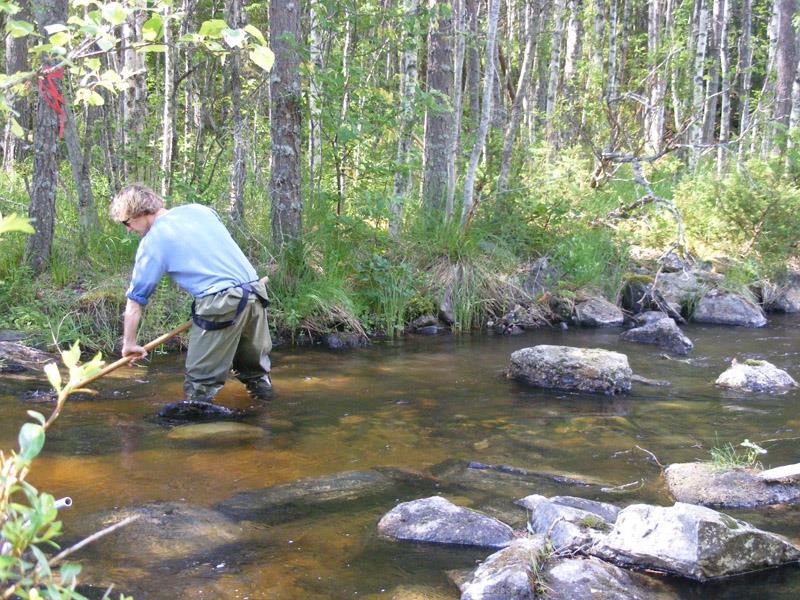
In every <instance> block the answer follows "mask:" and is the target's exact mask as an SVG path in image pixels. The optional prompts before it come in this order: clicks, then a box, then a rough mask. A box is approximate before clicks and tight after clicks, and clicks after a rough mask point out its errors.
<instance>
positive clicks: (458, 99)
mask: <svg viewBox="0 0 800 600" xmlns="http://www.w3.org/2000/svg"><path fill="white" fill-rule="evenodd" d="M464 4H465V3H464V0H453V5H454V8H455V14H456V20H455V68H454V69H453V125H452V131H451V134H450V149H449V151H448V153H447V202H446V203H445V209H444V212H445V219H446V220H447V221H448V222H449V221H450V220H452V218H453V210H454V208H453V207H454V203H455V195H456V169H457V162H456V161H457V159H458V148H459V141H460V139H461V115H462V114H463V112H464V111H463V106H462V98H463V93H462V84H463V79H462V73H463V72H464V46H465V43H464V38H465V35H466V31H464V28H465V26H466V15H465V6H464Z"/></svg>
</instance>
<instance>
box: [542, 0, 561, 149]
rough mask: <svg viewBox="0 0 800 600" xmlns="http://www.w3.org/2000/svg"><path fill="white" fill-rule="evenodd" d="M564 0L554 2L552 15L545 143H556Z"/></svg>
mask: <svg viewBox="0 0 800 600" xmlns="http://www.w3.org/2000/svg"><path fill="white" fill-rule="evenodd" d="M565 6H566V0H555V13H554V14H553V35H552V39H551V44H552V46H551V49H550V68H549V72H550V76H549V78H548V82H547V108H546V109H545V119H546V127H547V141H548V142H549V143H551V144H555V143H556V126H555V125H556V124H555V123H554V119H555V110H556V102H557V101H558V84H559V81H560V79H561V42H562V39H563V37H564V9H565Z"/></svg>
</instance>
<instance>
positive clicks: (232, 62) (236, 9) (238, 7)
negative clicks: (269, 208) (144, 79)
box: [226, 0, 247, 225]
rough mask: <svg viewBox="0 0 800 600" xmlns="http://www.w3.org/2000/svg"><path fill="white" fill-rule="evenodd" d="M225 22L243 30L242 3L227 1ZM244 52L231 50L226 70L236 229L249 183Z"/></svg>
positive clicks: (232, 209)
mask: <svg viewBox="0 0 800 600" xmlns="http://www.w3.org/2000/svg"><path fill="white" fill-rule="evenodd" d="M226 12H227V15H226V17H227V18H226V22H227V23H228V25H230V26H231V27H233V28H236V29H239V28H242V27H244V25H245V22H244V16H243V14H242V0H228V2H227V6H226ZM241 61H242V59H241V51H240V50H239V49H238V48H232V49H231V53H230V56H228V61H227V66H228V73H229V75H230V87H231V125H232V127H233V164H232V165H231V184H230V190H229V197H228V213H229V214H230V217H231V220H232V221H233V222H234V223H235V224H237V225H243V224H244V187H245V183H246V180H247V165H246V162H245V161H246V155H247V142H246V141H245V136H244V132H245V119H244V116H243V115H242V80H241V75H240V69H241Z"/></svg>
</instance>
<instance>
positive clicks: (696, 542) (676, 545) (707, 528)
mask: <svg viewBox="0 0 800 600" xmlns="http://www.w3.org/2000/svg"><path fill="white" fill-rule="evenodd" d="M590 552H591V554H593V555H595V556H598V557H600V558H603V559H605V560H608V561H611V562H613V563H615V564H617V565H620V566H624V567H636V568H639V569H653V570H656V571H663V572H666V573H671V574H674V575H679V576H682V577H687V578H689V579H694V580H698V581H705V580H707V579H714V578H717V577H726V576H729V575H738V574H743V573H749V572H752V571H758V570H761V569H768V568H771V567H777V566H779V565H783V564H787V563H792V562H797V561H798V560H800V548H797V547H796V546H795V545H794V544H793V543H792V542H790V541H789V540H788V539H786V538H784V537H782V536H779V535H776V534H774V533H769V532H767V531H762V530H760V529H757V528H755V527H753V526H752V525H750V524H748V523H745V522H744V521H739V520H737V519H734V518H732V517H729V516H728V515H725V514H723V513H720V512H717V511H715V510H712V509H710V508H706V507H703V506H695V505H693V504H685V503H683V502H676V503H675V505H674V506H669V507H662V506H650V505H646V504H633V505H631V506H628V507H627V508H625V509H623V510H622V511H621V512H620V513H619V516H618V517H617V521H616V523H615V524H614V528H613V529H612V530H611V532H610V533H609V534H608V535H607V536H606V537H605V538H603V539H602V540H601V541H600V542H599V543H598V544H597V545H596V546H594V547H593V548H592V549H591V551H590Z"/></svg>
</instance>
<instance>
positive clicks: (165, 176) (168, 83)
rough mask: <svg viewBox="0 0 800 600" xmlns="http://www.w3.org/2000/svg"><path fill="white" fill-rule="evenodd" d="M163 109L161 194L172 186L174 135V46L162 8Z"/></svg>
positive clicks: (167, 12)
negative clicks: (163, 48)
mask: <svg viewBox="0 0 800 600" xmlns="http://www.w3.org/2000/svg"><path fill="white" fill-rule="evenodd" d="M163 18H164V46H165V50H164V109H163V115H162V123H161V127H162V128H161V195H162V196H163V197H166V196H168V195H169V193H170V190H171V188H172V145H173V137H174V135H175V48H174V47H173V42H172V15H171V11H170V9H169V8H164V17H163Z"/></svg>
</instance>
